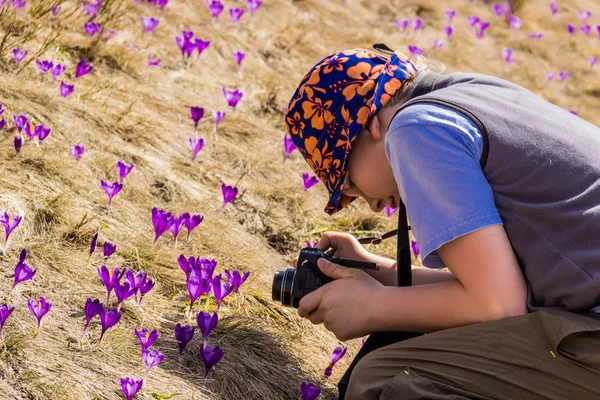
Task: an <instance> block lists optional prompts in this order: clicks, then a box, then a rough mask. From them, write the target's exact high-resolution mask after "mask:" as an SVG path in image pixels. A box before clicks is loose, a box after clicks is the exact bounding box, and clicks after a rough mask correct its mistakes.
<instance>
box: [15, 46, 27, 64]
mask: <svg viewBox="0 0 600 400" xmlns="http://www.w3.org/2000/svg"><path fill="white" fill-rule="evenodd" d="M27 53H29V50H23V49H19V48H16V49H13V57H14V58H15V61H16V62H17V64H21V61H23V59H24V58H25V57H27Z"/></svg>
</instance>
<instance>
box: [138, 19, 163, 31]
mask: <svg viewBox="0 0 600 400" xmlns="http://www.w3.org/2000/svg"><path fill="white" fill-rule="evenodd" d="M159 22H160V20H158V19H156V18H153V17H142V25H143V26H144V29H145V30H146V32H149V33H150V32H153V31H154V30H155V29H156V27H157V26H158V23H159Z"/></svg>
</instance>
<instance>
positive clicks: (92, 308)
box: [83, 298, 102, 332]
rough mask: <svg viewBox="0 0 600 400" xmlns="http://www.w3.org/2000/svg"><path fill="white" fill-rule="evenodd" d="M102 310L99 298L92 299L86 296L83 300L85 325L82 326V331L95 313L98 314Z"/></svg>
mask: <svg viewBox="0 0 600 400" xmlns="http://www.w3.org/2000/svg"><path fill="white" fill-rule="evenodd" d="M101 310H102V303H100V300H99V299H95V300H92V299H91V298H88V299H87V300H86V302H85V326H84V327H83V331H84V332H85V331H86V329H87V328H88V325H89V324H90V322H92V319H94V317H95V316H96V315H100V311H101Z"/></svg>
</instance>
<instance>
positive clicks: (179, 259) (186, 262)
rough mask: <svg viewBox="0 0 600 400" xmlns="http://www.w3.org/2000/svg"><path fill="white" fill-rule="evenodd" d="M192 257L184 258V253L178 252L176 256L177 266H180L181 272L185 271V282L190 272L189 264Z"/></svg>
mask: <svg viewBox="0 0 600 400" xmlns="http://www.w3.org/2000/svg"><path fill="white" fill-rule="evenodd" d="M192 259H194V257H193V256H192V257H190V259H189V260H188V259H187V258H185V255H184V254H180V255H179V257H177V263H178V264H179V268H181V269H182V270H183V272H185V281H186V282H187V281H188V280H189V279H190V274H191V273H192V267H191V264H190V262H191V261H192ZM194 260H195V259H194Z"/></svg>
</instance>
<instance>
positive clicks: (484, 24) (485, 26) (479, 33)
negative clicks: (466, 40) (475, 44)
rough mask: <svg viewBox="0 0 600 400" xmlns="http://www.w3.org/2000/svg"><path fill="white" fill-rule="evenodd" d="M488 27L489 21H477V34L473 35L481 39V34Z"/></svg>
mask: <svg viewBox="0 0 600 400" xmlns="http://www.w3.org/2000/svg"><path fill="white" fill-rule="evenodd" d="M489 27H490V23H489V22H482V21H480V22H479V31H477V34H476V35H475V36H476V37H477V38H478V39H481V38H482V37H483V35H484V34H485V31H486V30H487V29H488V28H489Z"/></svg>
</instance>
